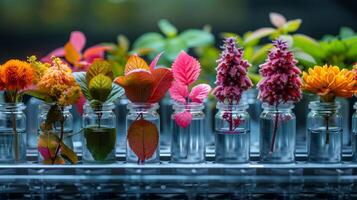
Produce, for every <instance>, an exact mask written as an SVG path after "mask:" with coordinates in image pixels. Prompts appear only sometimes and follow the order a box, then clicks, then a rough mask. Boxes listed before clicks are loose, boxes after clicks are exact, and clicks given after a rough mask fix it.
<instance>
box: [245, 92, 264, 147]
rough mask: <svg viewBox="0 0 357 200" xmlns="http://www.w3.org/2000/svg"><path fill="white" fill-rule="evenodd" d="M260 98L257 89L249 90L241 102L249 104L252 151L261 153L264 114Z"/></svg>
mask: <svg viewBox="0 0 357 200" xmlns="http://www.w3.org/2000/svg"><path fill="white" fill-rule="evenodd" d="M257 97H258V90H257V89H255V88H254V89H249V90H247V91H245V92H244V93H243V95H242V99H241V102H246V103H248V106H249V107H248V113H249V117H250V151H251V152H252V153H259V126H260V125H259V121H260V119H259V116H260V114H261V113H262V105H261V102H260V100H259V99H258V98H257Z"/></svg>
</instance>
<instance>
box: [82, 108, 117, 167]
mask: <svg viewBox="0 0 357 200" xmlns="http://www.w3.org/2000/svg"><path fill="white" fill-rule="evenodd" d="M113 109H114V104H113V103H105V104H103V105H101V106H97V107H92V106H90V105H89V104H88V103H86V104H85V105H84V109H83V110H84V115H83V117H82V118H83V127H84V131H83V132H84V134H83V141H82V144H83V150H82V160H83V163H94V164H102V163H114V162H115V161H116V160H115V152H116V134H117V133H116V117H115V114H114V112H113Z"/></svg>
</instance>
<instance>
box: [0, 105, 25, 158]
mask: <svg viewBox="0 0 357 200" xmlns="http://www.w3.org/2000/svg"><path fill="white" fill-rule="evenodd" d="M25 108H26V106H25V105H24V104H23V103H16V104H15V103H1V104H0V163H23V162H26V116H25V114H24V110H25Z"/></svg>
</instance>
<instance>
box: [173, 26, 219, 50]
mask: <svg viewBox="0 0 357 200" xmlns="http://www.w3.org/2000/svg"><path fill="white" fill-rule="evenodd" d="M178 37H179V38H181V39H182V40H183V41H185V42H186V45H187V47H189V48H190V47H197V46H205V45H209V44H213V43H214V36H213V35H212V34H211V33H209V32H206V31H202V30H197V29H189V30H186V31H184V32H182V33H181V34H180V35H179V36H178Z"/></svg>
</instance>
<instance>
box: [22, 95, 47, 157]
mask: <svg viewBox="0 0 357 200" xmlns="http://www.w3.org/2000/svg"><path fill="white" fill-rule="evenodd" d="M41 104H43V101H41V100H39V99H37V98H35V97H31V98H30V99H29V100H28V101H27V103H26V110H25V113H26V121H27V123H26V129H27V131H26V133H27V148H28V149H31V150H36V149H37V131H38V128H37V125H38V122H37V120H38V115H39V105H41Z"/></svg>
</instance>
